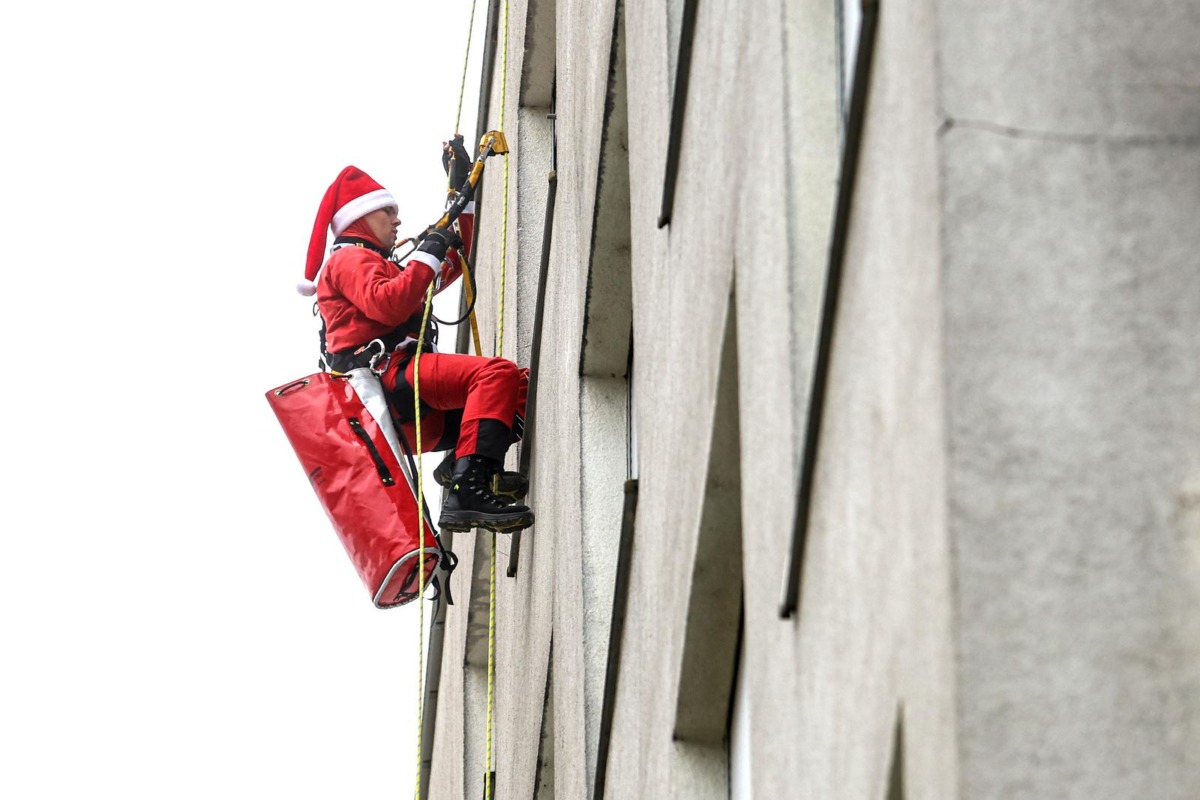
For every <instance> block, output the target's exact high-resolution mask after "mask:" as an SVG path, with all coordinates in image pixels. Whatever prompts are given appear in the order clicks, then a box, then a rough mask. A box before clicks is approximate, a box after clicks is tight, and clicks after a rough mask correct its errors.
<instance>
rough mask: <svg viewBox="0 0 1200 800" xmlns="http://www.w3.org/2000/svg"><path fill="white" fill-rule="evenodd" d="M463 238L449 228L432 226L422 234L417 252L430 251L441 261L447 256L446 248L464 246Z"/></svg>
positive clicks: (430, 253)
mask: <svg viewBox="0 0 1200 800" xmlns="http://www.w3.org/2000/svg"><path fill="white" fill-rule="evenodd" d="M462 243H463V241H462V239H461V238H459V236H458V234H457V233H455V232H454V231H452V230H450V229H449V228H430V229H429V230H427V231H425V233H424V234H422V238H421V243H420V244H419V245H417V252H419V253H428V254H429V255H431V256H433V257H434V258H436V259H437V260H438V261H439V262H440V261H442V260H444V259H445V258H446V250H447V249H449V248H451V247H455V248H458V247H462Z"/></svg>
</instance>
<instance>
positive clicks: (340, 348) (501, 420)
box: [298, 136, 533, 532]
mask: <svg viewBox="0 0 1200 800" xmlns="http://www.w3.org/2000/svg"><path fill="white" fill-rule="evenodd" d="M445 151H446V152H445V156H444V157H443V164H444V165H445V166H446V167H447V172H448V174H449V175H450V179H451V185H452V186H454V187H461V186H463V185H464V184H465V183H466V177H467V175H468V174H469V172H470V169H471V158H470V156H469V155H468V154H467V152H466V149H465V148H464V147H463V144H462V137H461V136H455V137H453V138H452V139H451V140H450V142H448V143H447V144H446V145H445ZM473 210H474V203H471V204H469V205H468V206H467V207H466V209H465V210H464V211H463V213H462V214H460V215H459V218H458V223H459V231H460V232H461V237H460V235H457V234H456V233H455V232H454V231H453V230H452V229H451V228H431V229H430V230H428V231H427V232H426V235H425V237H424V239H422V241H421V243H420V244H419V245H418V246H417V249H416V250H415V251H414V252H413V253H412V255H411V256H410V257H409V258H408V260H407V261H406V262H405V263H404V264H398V263H396V262H395V261H392V260H391V255H392V248H393V247H395V245H396V233H397V230H398V228H399V226H400V218H399V216H398V209H397V206H396V201H395V199H394V198H393V197H392V195H391V193H390V192H388V190H387V189H385V188H383V187H382V186H381V185H379V184H378V183H377V182H376V181H375V180H373V179H372V178H371V177H370V176H369V175H367V174H366V173H365V172H363V171H362V170H360V169H358V168H357V167H354V166H349V167H346V168H345V169H344V170H342V172H341V173H340V174H339V175H338V176H337V178H336V179H335V180H334V181H333V183H332V184H330V186H329V188H328V189H327V190H326V192H325V196H324V198H322V200H321V205H320V208H319V209H318V211H317V217H316V221H315V222H314V225H313V232H312V238H311V240H310V241H309V247H308V261H307V264H306V266H305V273H304V274H305V280H304V281H303V282H301V284H300V285H299V287H298V288H299V290H300V292H301V294H305V295H312V294H316V297H317V307H318V310H319V311H320V314H321V318H322V320H323V322H324V330H323V345H324V349H325V353H324V354H323V355H324V356H325V358H326V360H327V366H328V367H329V369H330V370H332V371H334V372H346V371H348V370H350V369H354V368H356V367H362V366H367V365H369V364H370V363H371V362H372V359H373V358H376V357H378V361H377V363H376V368H378V367H379V366H380V365H382V367H383V369H382V372H381V373H380V379H381V381H382V382H383V387H384V390H385V392H386V393H387V397H388V402H389V404H390V405H391V407H392V409H393V411H394V412H395V413H396V415H397V416H398V417H399V420H400V422H401V423H402V425H401V427H402V429H403V431H404V433H405V435H406V437H407V438H408V441H409V442H410V443H412V442H414V441H415V438H416V431H415V425H414V424H413V422H414V417H415V412H414V389H413V385H414V380H415V379H414V367H415V366H416V359H414V358H413V356H414V355H415V353H416V349H417V342H418V339H419V338H420V332H421V319H422V316H423V312H424V308H425V294H426V291H427V290H428V288H429V285H430V284H431V283H432V284H434V290H435V291H441V290H442V289H444V288H445V287H446V286H448V285H449V284H450V283H451V282H453V281H454V280H455V279H457V278H458V277H459V275H461V274H462V258H461V257H460V254H459V249H460V248H461V249H462V250H463V251H464V252H465V253H466V254H467V255H468V256H469V245H467V246H464V244H463V242H464V241H465V242H468V243H469V242H470V241H471V232H472V228H473V221H474V214H473ZM327 230H328V231H330V232H332V233H333V236H334V242H333V246H332V248H331V249H330V255H329V257H328V258H327V259H326V258H325V247H326V242H327V239H326V231H327ZM430 325H431V328H430V329H429V330H427V331H426V335H425V338H424V345H425V349H424V350H423V352H422V353H421V358H420V374H419V377H420V390H421V391H420V396H421V397H420V399H421V428H422V430H421V438H422V440H423V441H422V442H420V444H419V447H420V449H421V451H422V452H426V451H430V450H447V449H450V450H451V452H450V454H449V455H448V457H447V459H446V461H444V462H443V464H442V466H440V467H439V468H438V470H437V472H436V473H435V476H436V477H437V479H438V482H439V483H441V484H443V485H445V486H447V487H448V488H449V493H448V495H447V496H446V499H445V501H444V502H443V504H442V515H441V520H440V522H439V525H440V526H441V528H443V529H444V530H470V529H471V528H475V527H482V528H487V529H489V530H493V531H501V532H505V531H515V530H520V529H522V528H527V527H529V526H530V525H532V524H533V512H532V511H530V510H529V508H528V507H527V506H525V505H521V504H519V503H516V502H512V501H513V499H514V498H519V497H523V495H524V491H525V488H526V486H527V482H526V481H525V479H524V478H523V476H521V475H519V474H517V473H513V472H505V471H503V469H502V465H503V463H504V455H505V453H506V452H507V450H508V447H509V445H511V444H512V443H513V442H515V441H516V440H517V439H519V438H520V435H521V431H522V428H523V420H524V414H525V392H526V389H527V386H528V371H527V370H522V369H520V368H518V367H517V365H516V364H514V363H513V362H511V361H509V360H508V359H504V358H487V357H481V356H470V355H460V354H456V353H438V352H436V350H435V346H434V342H435V340H436V329H435V328H433V327H432V325H433V323H432V321H431V323H430ZM497 492H504V493H505V494H504V495H502V496H498V495H497Z"/></svg>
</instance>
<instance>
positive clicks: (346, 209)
mask: <svg viewBox="0 0 1200 800" xmlns="http://www.w3.org/2000/svg"><path fill="white" fill-rule="evenodd" d="M389 206H390V207H392V208H395V207H396V199H395V198H394V197H392V193H391V192H389V191H388V190H387V189H384V188H383V187H382V186H380V185H379V184H378V183H376V182H375V180H374V179H373V178H372V177H371V176H370V175H368V174H367V173H365V172H363V171H362V170H361V169H359V168H358V167H354V166H350V167H346V168H345V169H344V170H342V171H341V173H340V174H339V175H338V176H337V178H336V179H335V180H334V181H333V183H331V184H329V188H328V189H326V190H325V196H324V197H323V198H321V207H320V208H318V209H317V219H316V221H315V222H313V232H312V238H311V239H310V240H309V242H308V261H307V263H306V264H305V265H304V280H303V281H301V282H300V283H298V284H297V285H296V291H298V292H300V294H302V295H305V296H306V297H309V296H312V295H314V294H316V292H317V286H316V283H315V281H316V279H317V273H318V272H319V271H320V270H321V264H322V263H323V262H324V260H325V239H326V230H327V229H328V230H332V231H333V235H334V236H340V235H341V233H342V231H344V230H346V228H348V227H350V223H352V222H354V221H355V220H356V219H359V218H360V217H363V216H365V215H367V214H370V213H371V212H372V211H378V210H379V209H381V208H388V207H389Z"/></svg>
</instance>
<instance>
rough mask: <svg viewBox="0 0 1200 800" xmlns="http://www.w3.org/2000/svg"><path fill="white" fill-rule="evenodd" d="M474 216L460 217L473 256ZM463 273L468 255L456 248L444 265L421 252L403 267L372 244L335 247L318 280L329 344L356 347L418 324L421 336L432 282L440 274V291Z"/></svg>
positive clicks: (338, 348)
mask: <svg viewBox="0 0 1200 800" xmlns="http://www.w3.org/2000/svg"><path fill="white" fill-rule="evenodd" d="M468 208H471V207H470V206H468ZM474 219H475V216H474V214H473V213H470V212H468V211H464V212H463V213H462V214H461V215H459V218H458V223H459V231H460V235H461V237H462V240H463V242H465V243H466V244H465V245H464V248H463V249H464V250H466V251H467V255H468V257H470V241H471V234H472V232H473V230H474ZM461 274H462V259H461V258H459V254H458V251H457V250H454V249H451V250H449V251H448V252H447V253H446V260H445V262H444V263H443V264H441V265H437V264H435V260H434V258H433V257H432V256H430V255H428V254H426V253H420V252H418V253H414V254H413V256H412V257H411V258H410V259H409V260H408V261H407V262H406V263H405V265H404V266H403V267H401V266H400V265H398V264H396V263H395V262H393V261H389V260H388V259H386V258H384V257H383V256H382V255H380V254H379V253H377V252H375V251H374V250H371V249H369V248H366V247H355V246H353V245H348V246H343V247H340V248H337V249H335V250H334V252H333V253H332V254H331V255H330V256H329V258H328V259H327V260H326V261H325V264H324V266H322V267H321V272H320V274H319V275H318V276H317V281H316V283H317V307H318V309H319V310H320V312H321V317H322V319H323V320H324V321H325V347H326V349H327V350H328V351H329V352H330V353H339V352H343V351H345V350H351V349H354V348H356V347H359V346H361V345H364V344H367V343H368V342H370V341H372V340H373V339H378V338H381V337H384V336H387V335H389V334H391V333H393V332H395V331H396V330H397V329H399V328H402V327H403V328H407V327H412V329H413V330H412V334H413V336H414V338H415V337H416V335H417V333H418V332H419V330H420V322H421V314H422V312H423V311H424V309H425V292H426V290H427V289H428V288H429V284H430V282H431V281H433V280H435V279H437V280H438V281H439V284H438V286H437V288H436V289H435V290H434V291H435V292H440V291H441V290H442V289H444V288H446V287H447V286H449V285H450V284H451V283H452V282H453V281H454V280H455V279H457V278H458V276H459V275H461ZM414 317H415V320H414Z"/></svg>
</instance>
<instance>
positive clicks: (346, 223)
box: [329, 189, 397, 236]
mask: <svg viewBox="0 0 1200 800" xmlns="http://www.w3.org/2000/svg"><path fill="white" fill-rule="evenodd" d="M389 206H390V207H392V208H396V207H397V206H396V198H394V197H392V193H391V192H389V191H388V190H387V189H376V190H375V191H373V192H368V193H366V194H364V195H363V196H362V197H356V198H354V199H353V200H351V201H350V202H349V203H346V205H344V206H342V207H341V208H339V209H338V210H337V213H335V214H334V215H333V221H332V222H330V223H329V226H330V227H331V228H332V229H333V235H334V236H341V235H342V231H344V230H346V228H349V227H350V223H352V222H354V220H356V219H358V218H359V217H363V216H366V215H367V214H370V213H371V212H372V211H378V210H379V209H381V208H388V207H389Z"/></svg>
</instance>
